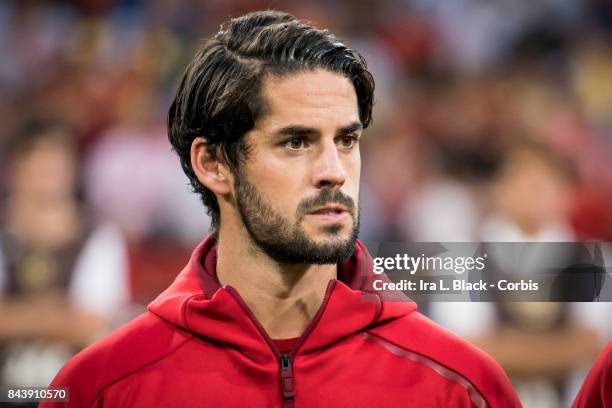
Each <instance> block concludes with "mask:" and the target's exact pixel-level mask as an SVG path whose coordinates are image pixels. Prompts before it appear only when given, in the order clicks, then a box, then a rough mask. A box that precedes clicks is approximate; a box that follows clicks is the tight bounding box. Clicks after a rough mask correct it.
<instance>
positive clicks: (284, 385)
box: [225, 279, 338, 408]
mask: <svg viewBox="0 0 612 408" xmlns="http://www.w3.org/2000/svg"><path fill="white" fill-rule="evenodd" d="M337 281H338V280H337V279H332V280H330V281H329V284H328V285H327V290H326V291H325V296H323V301H322V302H321V306H319V310H317V313H316V314H315V315H314V317H313V318H312V320H311V321H310V323H309V324H308V326H307V327H306V330H304V333H302V335H301V336H300V338H299V339H298V341H297V342H296V343H295V346H294V347H293V350H291V353H289V354H285V353H284V354H281V353H280V352H279V351H278V349H277V348H276V346H275V345H274V342H273V341H272V339H271V338H270V336H269V335H268V333H267V332H266V331H265V330H264V328H263V326H262V325H261V323H259V321H258V320H257V318H256V317H255V315H254V314H253V312H251V309H249V307H248V306H247V304H246V302H245V301H244V300H243V299H242V297H241V296H240V294H239V293H238V291H237V290H236V289H234V288H233V287H231V286H229V285H226V286H225V289H226V290H227V291H228V292H229V293H230V295H232V297H233V298H234V299H236V301H237V302H238V304H239V305H240V307H242V310H244V312H245V313H246V314H247V316H248V317H249V319H251V321H252V322H253V324H254V325H255V327H257V330H259V332H260V334H261V335H262V336H263V338H264V339H265V340H266V343H267V344H268V347H270V350H272V353H274V355H275V356H276V358H277V359H278V361H279V368H280V378H281V390H282V397H283V408H293V407H294V405H295V383H294V377H293V360H294V359H295V356H296V354H297V352H298V350H299V349H300V347H301V346H302V344H304V341H306V338H307V337H308V336H309V335H310V333H311V332H312V331H313V330H314V328H315V327H316V325H317V323H319V320H321V316H322V315H323V311H324V310H325V308H326V307H327V303H328V302H329V297H330V295H331V293H332V290H333V289H334V286H335V285H336V282H337Z"/></svg>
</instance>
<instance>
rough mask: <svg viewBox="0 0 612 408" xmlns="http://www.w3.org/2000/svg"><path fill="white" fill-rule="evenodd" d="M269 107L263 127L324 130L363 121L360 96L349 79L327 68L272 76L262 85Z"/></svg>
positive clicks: (262, 123)
mask: <svg viewBox="0 0 612 408" xmlns="http://www.w3.org/2000/svg"><path fill="white" fill-rule="evenodd" d="M262 96H263V99H264V103H265V105H266V109H265V112H266V113H265V115H264V116H263V117H262V118H261V119H260V120H259V121H258V122H259V123H258V124H257V127H259V128H262V127H263V128H275V127H280V126H286V125H288V124H300V125H304V126H310V127H316V128H323V127H328V126H329V127H341V126H346V124H348V123H353V122H358V121H359V109H358V104H357V95H356V93H355V88H354V86H353V84H352V83H351V81H350V80H349V79H348V78H346V77H345V76H343V75H341V74H338V73H334V72H329V71H326V70H323V69H317V70H314V71H307V72H299V73H292V74H288V75H285V76H282V77H277V76H268V77H267V78H266V79H265V80H264V82H263V86H262Z"/></svg>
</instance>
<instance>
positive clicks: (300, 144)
mask: <svg viewBox="0 0 612 408" xmlns="http://www.w3.org/2000/svg"><path fill="white" fill-rule="evenodd" d="M284 145H285V147H287V148H289V149H291V150H300V149H303V148H304V147H306V141H305V140H304V138H303V137H299V136H295V137H292V138H291V139H289V140H287V141H285V143H284Z"/></svg>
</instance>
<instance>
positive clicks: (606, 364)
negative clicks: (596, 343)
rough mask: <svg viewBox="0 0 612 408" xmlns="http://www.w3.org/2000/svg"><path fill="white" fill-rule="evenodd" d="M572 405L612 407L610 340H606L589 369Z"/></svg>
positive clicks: (611, 346)
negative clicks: (604, 345)
mask: <svg viewBox="0 0 612 408" xmlns="http://www.w3.org/2000/svg"><path fill="white" fill-rule="evenodd" d="M572 407H574V408H583V407H584V408H610V407H612V341H609V342H608V344H607V346H606V347H605V348H604V349H603V350H602V352H601V353H600V354H599V357H597V360H596V361H595V363H594V364H593V367H591V369H590V370H589V374H588V375H587V377H586V378H585V380H584V383H583V384H582V387H581V388H580V391H579V392H578V395H577V396H576V399H575V400H574V403H573V404H572Z"/></svg>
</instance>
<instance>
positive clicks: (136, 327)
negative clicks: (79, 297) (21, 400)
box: [50, 312, 193, 407]
mask: <svg viewBox="0 0 612 408" xmlns="http://www.w3.org/2000/svg"><path fill="white" fill-rule="evenodd" d="M192 337H193V336H192V335H191V334H189V333H186V332H184V331H183V330H179V329H177V328H176V327H174V326H172V325H171V324H169V323H168V322H166V321H165V320H162V319H160V318H159V317H157V316H156V315H154V314H152V313H150V312H146V313H144V314H142V315H140V316H138V317H137V318H135V319H134V320H132V321H131V322H129V323H127V324H126V325H125V326H123V327H121V328H119V329H118V330H117V331H115V332H113V333H112V334H110V335H109V336H107V337H105V338H103V339H102V340H100V341H98V342H96V343H94V344H92V345H91V346H89V347H87V348H86V349H84V350H83V351H81V352H80V353H78V354H77V355H75V356H74V357H73V358H72V359H70V361H68V363H66V365H65V366H64V367H63V368H62V369H61V370H60V372H59V373H58V374H57V376H56V377H55V379H54V380H53V381H52V383H51V385H50V386H51V387H68V389H69V395H70V405H71V406H79V407H81V406H83V407H87V406H89V405H90V404H91V403H92V402H93V401H94V400H95V399H96V398H97V396H98V395H99V394H100V393H101V392H102V391H103V390H104V389H106V388H107V387H109V386H110V385H112V384H113V383H115V382H116V381H118V380H120V379H122V378H125V377H127V376H129V375H132V374H134V373H135V372H137V371H138V370H140V369H142V368H143V367H145V366H146V365H148V364H151V363H154V362H155V361H158V360H161V359H163V358H164V357H166V356H168V355H169V354H171V353H172V352H173V351H175V350H177V349H178V348H179V347H180V346H181V345H183V344H185V343H186V342H187V341H189V340H190V339H191V338H192Z"/></svg>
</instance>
